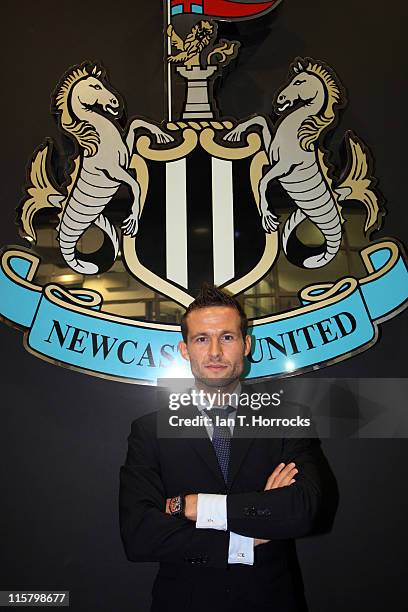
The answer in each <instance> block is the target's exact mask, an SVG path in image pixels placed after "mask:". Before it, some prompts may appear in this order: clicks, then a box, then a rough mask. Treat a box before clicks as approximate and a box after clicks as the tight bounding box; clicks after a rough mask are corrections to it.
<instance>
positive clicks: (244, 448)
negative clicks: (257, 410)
mask: <svg viewBox="0 0 408 612" xmlns="http://www.w3.org/2000/svg"><path fill="white" fill-rule="evenodd" d="M244 389H245V387H244ZM244 392H245V393H249V392H250V391H249V389H248V391H247V390H246V389H245V391H244ZM253 414H254V411H253V410H252V409H251V408H250V407H249V406H243V405H242V404H240V405H239V406H238V410H237V417H238V416H239V415H240V416H245V419H243V423H242V425H241V424H240V420H239V419H238V418H236V420H235V426H234V435H233V437H232V440H231V451H230V462H229V469H228V488H231V486H232V484H233V482H234V480H235V478H236V477H237V476H238V473H239V470H240V468H241V465H242V464H243V462H244V461H245V458H246V456H247V454H248V451H249V449H250V447H251V445H252V443H253V441H254V439H255V437H256V435H257V433H258V430H259V428H258V427H252V423H251V418H252V415H253ZM247 423H248V424H249V427H247Z"/></svg>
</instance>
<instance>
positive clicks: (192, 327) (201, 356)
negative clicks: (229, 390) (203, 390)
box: [179, 306, 251, 387]
mask: <svg viewBox="0 0 408 612" xmlns="http://www.w3.org/2000/svg"><path fill="white" fill-rule="evenodd" d="M240 324H241V319H240V316H239V314H238V312H237V311H236V310H235V308H233V307H231V306H209V307H208V308H198V309H197V310H193V311H192V312H190V313H189V315H188V316H187V343H185V342H183V341H181V342H180V343H179V348H180V352H181V354H182V356H183V357H184V359H188V360H189V361H190V365H191V371H192V373H193V376H194V378H195V379H196V380H198V381H201V382H202V383H204V384H206V385H209V386H217V385H219V386H223V387H224V386H226V385H229V384H231V383H234V382H236V381H237V380H238V379H239V377H240V375H241V374H242V372H243V369H244V356H245V355H248V353H249V351H250V348H251V338H250V336H248V335H247V336H246V338H245V341H244V339H243V337H242V333H241V327H240Z"/></svg>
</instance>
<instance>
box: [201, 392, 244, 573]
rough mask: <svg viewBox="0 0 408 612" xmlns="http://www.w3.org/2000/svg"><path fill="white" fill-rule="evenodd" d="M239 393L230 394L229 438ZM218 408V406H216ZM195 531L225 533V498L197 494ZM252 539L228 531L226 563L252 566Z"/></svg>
mask: <svg viewBox="0 0 408 612" xmlns="http://www.w3.org/2000/svg"><path fill="white" fill-rule="evenodd" d="M240 393H241V384H240V383H238V385H237V386H236V387H235V389H234V390H233V391H232V392H231V395H232V397H231V401H230V402H229V405H230V406H232V407H233V408H235V410H234V411H233V412H230V413H229V414H228V419H229V427H230V430H231V436H232V435H233V433H234V425H235V416H236V414H237V401H236V399H237V398H238V397H239V395H240ZM197 408H198V410H199V411H200V412H201V413H203V414H205V413H206V405H205V404H201V405H197ZM217 408H219V406H217ZM208 421H209V419H205V421H204V423H205V428H206V430H207V433H208V437H209V438H210V440H211V441H212V437H213V433H214V427H213V425H212V423H211V422H208ZM196 528H197V529H219V530H222V531H227V529H228V524H227V496H226V495H219V494H213V493H199V494H198V499H197V521H196ZM254 541H255V540H254V538H250V537H247V536H243V535H239V534H238V533H234V532H233V531H230V539H229V550H228V563H243V564H245V565H253V563H254Z"/></svg>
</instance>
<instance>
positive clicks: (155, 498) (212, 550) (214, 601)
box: [120, 286, 324, 612]
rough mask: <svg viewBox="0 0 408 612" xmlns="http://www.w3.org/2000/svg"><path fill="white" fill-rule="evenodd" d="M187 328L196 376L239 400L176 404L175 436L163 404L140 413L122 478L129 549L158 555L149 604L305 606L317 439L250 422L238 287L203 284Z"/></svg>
mask: <svg viewBox="0 0 408 612" xmlns="http://www.w3.org/2000/svg"><path fill="white" fill-rule="evenodd" d="M182 333H183V342H181V343H180V345H179V348H180V351H181V353H182V355H183V357H184V358H185V359H188V360H189V361H190V366H191V370H192V373H193V376H194V378H195V388H196V389H197V390H200V391H205V393H207V392H209V391H211V392H213V393H214V392H217V393H218V394H219V393H220V391H222V393H223V394H225V396H227V397H229V398H230V399H231V398H232V401H230V402H228V403H229V406H225V405H222V402H221V404H220V405H219V407H218V408H214V407H212V410H208V411H207V410H206V408H208V406H203V405H194V404H193V405H189V406H186V407H181V409H180V410H178V411H177V417H176V419H177V422H180V423H182V424H183V423H187V424H186V425H184V426H183V425H182V426H181V427H175V428H174V429H175V430H176V431H175V433H174V434H173V435H172V437H168V436H162V435H160V427H161V425H160V422H161V421H160V419H161V417H160V413H161V411H160V410H159V411H156V412H154V413H150V414H147V415H145V416H143V417H141V418H139V419H137V420H136V421H134V423H133V424H132V431H131V434H130V436H129V449H128V455H127V459H126V463H125V465H124V466H123V467H122V469H121V486H120V523H121V535H122V539H123V543H124V547H125V550H126V554H127V557H128V559H129V560H131V561H158V562H160V569H159V572H158V575H157V577H156V580H155V583H154V586H153V592H152V595H153V599H152V607H151V611H152V612H159V611H160V612H167V611H169V612H170V610H172V611H173V610H176V611H177V612H182V611H184V610H190V611H192V612H201V611H204V610H205V611H206V612H229V611H231V612H232V611H234V612H237V611H238V612H240V611H243V610H246V611H248V612H267V611H268V612H301V611H305V610H307V607H306V602H305V598H304V593H303V585H302V580H301V575H300V571H299V566H298V562H297V557H296V550H295V543H294V538H297V537H301V536H305V535H308V534H309V533H311V531H312V529H313V527H314V524H315V520H316V517H317V515H318V513H319V510H320V508H321V505H322V501H323V497H324V494H323V490H324V487H322V469H323V468H322V465H323V464H324V458H323V455H322V451H321V449H320V442H319V440H317V439H316V438H299V437H293V438H282V437H279V438H277V437H274V438H271V437H269V436H263V435H262V427H259V426H252V425H251V419H252V416H253V410H251V407H250V406H248V405H247V404H248V402H246V403H245V405H243V403H242V396H243V386H242V387H241V383H240V377H241V375H242V373H243V369H244V357H245V356H246V355H247V354H248V353H249V351H250V347H251V339H250V336H249V335H248V334H247V318H246V316H245V313H244V312H243V310H242V308H241V306H240V304H239V303H238V302H237V301H236V300H235V299H234V298H233V297H231V296H229V295H227V294H226V293H225V292H223V291H220V290H219V289H217V288H216V287H210V286H205V287H204V288H203V289H202V291H201V293H200V295H199V296H198V297H197V298H196V300H195V301H194V302H193V303H192V304H191V305H190V306H189V308H188V309H187V310H186V313H185V314H184V317H183V320H182ZM246 393H248V392H247V391H246ZM206 397H209V395H207V396H206ZM234 398H235V400H234ZM237 398H238V399H237ZM210 403H211V402H210ZM220 406H221V407H220ZM220 411H221V412H220ZM272 413H273V408H271V407H268V408H266V409H262V408H261V409H260V410H257V412H256V415H257V416H258V417H259V416H262V415H268V416H269V417H270V416H271V414H272ZM197 415H201V416H202V417H203V420H202V421H201V422H200V424H199V425H198V427H195V433H194V434H193V437H192V435H191V427H190V429H189V427H188V424H189V423H191V422H192V420H191V417H192V416H197ZM207 416H209V418H206V417H207ZM188 417H190V421H186V419H187V418H188ZM223 417H225V418H223ZM173 420H174V419H173ZM247 422H248V423H249V427H248V425H247ZM158 432H159V433H158ZM197 432H198V433H197Z"/></svg>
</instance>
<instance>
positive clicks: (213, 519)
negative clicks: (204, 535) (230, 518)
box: [196, 493, 227, 531]
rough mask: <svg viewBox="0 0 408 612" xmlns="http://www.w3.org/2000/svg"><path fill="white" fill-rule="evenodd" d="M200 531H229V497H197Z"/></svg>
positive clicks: (207, 495) (202, 495) (202, 494)
mask: <svg viewBox="0 0 408 612" xmlns="http://www.w3.org/2000/svg"><path fill="white" fill-rule="evenodd" d="M196 527H197V528H198V529H220V530H222V531H226V530H227V496H226V495H215V494H214V493H199V494H198V496H197V521H196Z"/></svg>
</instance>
